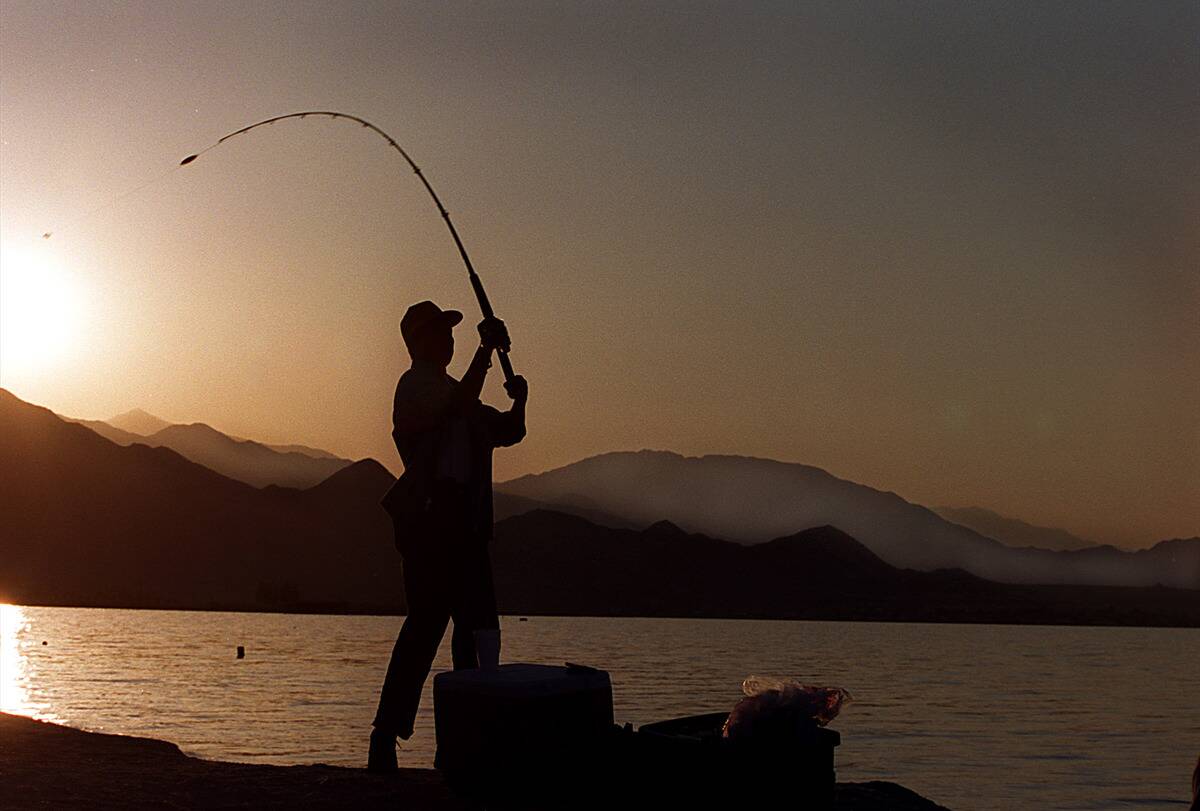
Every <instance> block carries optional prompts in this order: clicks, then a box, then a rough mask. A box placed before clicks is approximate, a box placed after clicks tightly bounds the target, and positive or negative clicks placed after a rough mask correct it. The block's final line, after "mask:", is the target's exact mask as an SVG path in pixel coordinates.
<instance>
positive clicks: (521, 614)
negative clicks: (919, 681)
mask: <svg viewBox="0 0 1200 811" xmlns="http://www.w3.org/2000/svg"><path fill="white" fill-rule="evenodd" d="M1156 588H1162V589H1167V587H1165V586H1159V587H1156ZM1167 590H1168V591H1181V592H1187V591H1190V590H1187V589H1167ZM1196 593H1197V595H1200V591H1197V592H1196ZM0 605H15V606H19V607H21V608H82V609H95V610H102V611H109V610H111V611H196V612H204V613H212V614H280V615H284V616H310V617H403V616H405V612H403V611H400V610H390V609H388V610H384V609H383V608H382V607H379V606H373V607H364V608H317V607H304V606H298V607H295V608H289V607H287V606H261V605H230V606H212V605H210V606H185V605H129V604H117V603H113V604H100V603H96V604H92V605H64V604H61V603H43V602H37V601H33V602H22V601H20V600H17V601H15V602H14V601H8V600H6V599H5V598H4V597H3V596H2V595H0ZM500 616H501V617H509V618H512V619H520V618H526V619H530V618H534V617H538V618H551V619H553V618H566V619H650V620H745V621H750V622H853V623H864V624H871V623H879V624H884V625H964V626H980V625H991V626H996V627H1013V628H1030V627H1036V628H1143V629H1158V628H1161V629H1166V630H1200V619H1197V620H1196V621H1195V622H1185V623H1171V622H1140V623H1134V622H1127V623H1112V622H1104V621H1102V620H1101V621H1096V622H1056V621H1053V620H1044V621H1036V620H1030V621H1028V622H1014V621H1011V620H1009V621H1006V622H996V621H991V620H989V619H988V618H980V619H966V618H958V619H918V618H905V617H856V616H843V615H836V614H831V615H829V616H824V615H813V616H794V617H782V616H755V615H736V616H731V615H727V614H706V613H697V614H669V613H664V614H634V613H629V614H623V613H611V614H599V613H597V614H583V613H578V614H555V613H549V612H539V611H501V612H500Z"/></svg>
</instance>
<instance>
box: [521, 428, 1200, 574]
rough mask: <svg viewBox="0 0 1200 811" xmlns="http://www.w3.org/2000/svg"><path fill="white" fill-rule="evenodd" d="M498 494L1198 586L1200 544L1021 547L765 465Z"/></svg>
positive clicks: (759, 533)
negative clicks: (583, 499) (817, 531)
mask: <svg viewBox="0 0 1200 811" xmlns="http://www.w3.org/2000/svg"><path fill="white" fill-rule="evenodd" d="M497 490H499V491H501V492H505V493H508V494H510V495H516V496H521V497H524V498H528V499H532V500H535V501H541V502H543V503H552V504H555V505H556V506H557V508H558V509H561V510H564V511H571V512H575V510H573V509H572V508H571V506H570V496H571V494H573V493H586V494H587V497H588V503H587V509H588V510H589V511H591V512H592V513H593V514H595V512H597V511H599V512H603V513H608V514H611V515H616V516H620V517H621V518H622V519H623V520H624V521H626V522H629V523H632V524H633V525H636V526H645V525H647V524H649V523H651V522H653V521H657V520H660V519H664V518H665V519H667V520H669V521H671V522H673V523H675V524H678V525H679V526H681V527H684V528H685V529H687V530H689V531H693V532H703V533H706V534H708V535H711V536H715V537H723V538H730V539H732V540H736V541H741V542H744V543H759V542H762V541H765V540H768V539H771V538H777V537H781V536H785V535H787V534H789V533H792V532H795V531H796V530H798V529H802V528H804V527H813V526H823V525H831V526H836V527H839V528H840V529H842V530H844V531H845V532H848V533H849V534H850V535H852V536H853V537H855V538H857V539H858V540H860V541H861V542H862V543H863V544H864V545H865V546H866V547H867V548H869V549H870V550H871V551H872V552H874V553H875V554H877V555H878V556H879V557H880V558H882V559H883V560H884V561H886V562H888V563H890V564H892V565H893V566H898V567H901V568H912V569H919V570H922V571H930V570H934V569H945V568H959V569H964V570H966V571H969V572H971V573H973V574H975V575H978V576H980V577H984V578H986V579H988V580H996V581H1000V582H1006V583H1077V584H1093V585H1128V586H1152V585H1156V584H1162V585H1169V586H1174V587H1180V588H1200V540H1187V541H1180V542H1178V543H1171V544H1158V545H1157V546H1155V547H1153V548H1151V549H1146V550H1140V551H1137V552H1126V551H1122V550H1119V549H1116V548H1114V547H1111V546H1102V547H1092V548H1090V549H1087V550H1079V551H1071V552H1060V551H1048V550H1040V549H1014V548H1011V547H1008V546H1005V545H1004V544H1002V543H1000V542H998V541H996V540H994V539H992V538H988V537H985V536H984V535H982V534H980V533H978V532H976V531H974V530H972V529H969V528H967V527H963V526H959V525H958V524H955V523H952V522H950V521H947V520H945V519H944V518H942V517H941V516H939V515H937V514H936V513H934V512H933V511H932V510H929V509H927V508H925V507H922V506H920V505H918V504H912V503H910V502H908V501H905V500H904V499H903V498H901V497H900V496H898V495H896V494H895V493H887V492H882V491H879V490H875V489H873V488H870V487H866V486H864V485H861V484H857V483H855V482H851V481H846V480H844V479H839V478H837V477H835V476H833V475H831V474H829V473H827V472H826V471H824V470H821V469H820V468H816V467H811V466H809V465H801V464H793V463H786V462H776V461H772V460H769V459H755V458H748V457H741V456H703V457H684V456H680V455H679V454H675V453H669V452H664V451H639V452H617V453H607V454H603V455H600V456H594V457H591V458H589V459H584V460H582V461H579V462H575V463H573V464H570V465H567V466H565V467H561V468H558V469H556V470H551V471H548V472H546V473H541V474H536V475H530V476H522V477H520V478H518V479H514V480H512V481H509V482H505V483H503V484H501V485H498V486H497Z"/></svg>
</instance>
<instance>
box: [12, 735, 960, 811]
mask: <svg viewBox="0 0 1200 811" xmlns="http://www.w3.org/2000/svg"><path fill="white" fill-rule="evenodd" d="M474 807H477V806H473V805H472V804H470V803H469V802H467V801H465V800H463V799H462V798H460V797H458V796H456V795H455V794H454V793H453V792H452V791H451V790H450V788H449V787H447V786H446V784H445V783H444V782H443V780H442V777H441V775H440V774H439V773H438V772H436V771H433V770H432V769H401V770H400V771H399V773H397V774H396V775H394V776H387V777H381V776H377V775H372V774H369V773H367V772H366V771H365V770H364V769H349V768H343V767H335V766H322V765H314V766H259V765H253V764H245V763H224V762H220V761H211V760H199V759H197V758H193V757H188V756H187V755H185V754H183V752H181V751H180V750H179V747H177V746H175V745H174V744H171V743H167V742H165V741H157V740H152V739H150V738H133V737H127V736H123V735H104V734H100V733H95V732H82V731H80V730H77V729H71V728H69V727H63V726H58V725H56V724H48V723H44V722H41V721H34V720H31V719H29V718H24V717H21V716H15V715H8V714H6V713H0V808H4V809H25V808H403V809H430V810H431V811H441V809H470V808H474ZM561 807H562V808H571V807H575V803H573V802H572V801H571V800H569V799H567V800H565V802H564V804H563V805H562V806H561ZM626 807H629V806H628V805H626ZM781 807H786V806H781ZM836 808H838V809H840V810H842V811H884V809H888V811H937V809H940V808H941V806H939V805H936V804H934V803H932V802H930V801H928V800H926V799H924V798H923V797H921V796H919V795H917V794H914V793H913V792H911V791H909V790H908V789H905V788H904V787H902V786H898V785H896V784H895V783H885V782H870V783H839V784H838V788H837V804H836Z"/></svg>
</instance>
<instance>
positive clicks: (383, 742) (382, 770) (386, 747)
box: [367, 729, 399, 774]
mask: <svg viewBox="0 0 1200 811" xmlns="http://www.w3.org/2000/svg"><path fill="white" fill-rule="evenodd" d="M397 769H399V765H398V764H397V763H396V736H395V734H394V733H391V732H386V731H384V730H382V729H373V730H371V750H370V752H368V753H367V771H369V772H376V773H379V774H387V773H390V772H394V771H396V770H397Z"/></svg>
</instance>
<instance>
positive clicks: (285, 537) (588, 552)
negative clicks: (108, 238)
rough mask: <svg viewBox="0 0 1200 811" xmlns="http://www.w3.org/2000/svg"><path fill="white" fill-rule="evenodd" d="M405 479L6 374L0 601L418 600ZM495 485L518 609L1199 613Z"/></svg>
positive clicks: (0, 416) (506, 605) (856, 614)
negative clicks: (277, 458)
mask: <svg viewBox="0 0 1200 811" xmlns="http://www.w3.org/2000/svg"><path fill="white" fill-rule="evenodd" d="M393 481H394V479H393V477H392V476H391V474H390V473H388V471H387V470H386V469H385V468H384V467H383V466H382V465H380V464H379V463H378V462H376V461H374V460H370V459H368V460H363V461H360V462H356V463H354V464H352V465H350V466H348V467H346V468H344V469H342V470H340V471H338V472H337V473H335V474H334V475H332V476H330V477H329V478H328V479H326V480H325V481H323V482H321V483H320V484H318V485H317V486H315V487H312V488H309V489H306V490H297V489H293V488H285V487H277V486H270V487H266V488H263V489H257V488H254V487H251V486H250V485H247V484H245V483H242V482H238V481H235V480H233V479H230V478H228V477H225V476H222V475H220V474H218V473H216V472H214V471H212V470H209V469H207V468H205V467H203V466H201V465H198V464H195V463H193V462H190V461H188V460H187V459H185V458H183V457H182V456H180V455H179V454H177V453H175V452H174V451H172V450H170V449H167V448H151V447H148V446H146V445H140V444H134V445H130V446H127V447H122V446H120V445H117V444H115V443H113V442H110V441H109V440H107V439H104V438H103V437H101V436H99V435H98V434H96V433H95V432H93V431H91V430H89V429H88V428H86V427H84V426H82V425H77V424H74V423H70V422H67V421H64V420H62V419H60V418H58V417H57V416H56V415H54V414H53V413H52V412H50V411H48V410H47V409H44V408H40V407H37V406H33V405H30V404H28V403H25V402H23V401H21V400H19V399H18V398H16V397H14V396H13V395H11V394H10V393H8V392H6V391H4V390H2V389H0V601H9V602H17V603H32V604H52V605H55V604H56V605H98V606H130V607H156V608H169V607H173V608H221V609H266V610H335V611H368V612H387V611H402V610H403V606H404V603H403V592H402V586H401V577H400V574H401V571H400V558H399V555H398V554H397V553H396V552H395V550H394V548H393V546H392V539H391V526H390V521H389V519H388V517H387V515H386V514H385V513H384V512H383V510H382V509H381V508H380V507H379V505H378V502H379V499H380V497H381V496H382V495H383V493H384V492H386V490H387V488H388V487H390V486H391V485H392V483H393ZM497 503H498V506H501V505H502V504H505V503H506V504H507V507H506V508H507V509H509V511H510V512H513V511H515V510H517V509H520V508H522V507H530V506H532V507H534V509H533V510H532V511H529V512H524V513H520V514H515V515H512V516H511V517H509V518H507V519H505V520H502V521H500V522H499V523H498V524H497V525H496V542H495V545H494V547H493V560H494V562H495V569H496V579H497V588H498V596H499V601H500V606H501V609H502V610H503V611H505V612H509V613H515V612H521V613H542V614H546V613H568V614H599V615H612V614H616V615H636V614H644V615H650V616H745V617H750V616H754V617H809V618H826V619H903V620H940V621H963V622H1042V623H1074V622H1083V623H1103V624H1122V623H1136V624H1152V625H1153V624H1170V625H1188V626H1200V600H1197V599H1196V598H1195V593H1194V592H1190V591H1183V590H1176V589H1163V588H1156V589H1122V588H1094V587H1065V586H1064V587H1054V586H1009V585H1002V584H998V583H989V582H986V581H983V580H980V579H979V578H976V577H973V576H971V575H968V574H966V573H964V572H953V571H951V572H930V573H926V572H912V571H901V570H898V569H896V568H895V567H892V566H890V565H888V564H886V563H885V562H883V561H882V560H880V559H879V558H878V557H877V556H876V555H875V554H873V553H872V552H870V551H869V550H867V549H866V548H865V547H864V546H863V545H862V544H859V543H858V542H856V541H855V540H854V539H853V538H851V537H849V536H848V535H846V534H845V533H843V532H841V531H839V530H836V529H833V528H832V527H820V528H817V529H809V530H806V531H803V532H799V533H790V534H788V535H787V536H786V537H782V538H780V539H777V540H775V541H772V542H769V543H764V544H759V545H756V546H752V547H747V546H744V545H741V544H735V543H730V542H726V541H721V540H716V539H713V538H711V537H706V536H703V535H693V534H688V533H686V532H684V531H683V530H681V529H679V528H678V527H677V526H674V525H672V524H670V523H667V522H657V523H654V524H652V525H651V526H649V527H647V528H646V529H643V530H636V531H635V530H629V529H614V528H610V527H604V526H599V525H596V524H593V523H591V522H589V521H586V520H584V519H581V518H579V517H576V516H570V515H565V514H563V513H558V512H554V511H548V510H544V509H537V508H536V503H534V502H530V501H527V500H526V501H520V500H512V499H509V498H508V497H505V496H499V497H498V498H497ZM1177 543H1185V542H1177Z"/></svg>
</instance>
